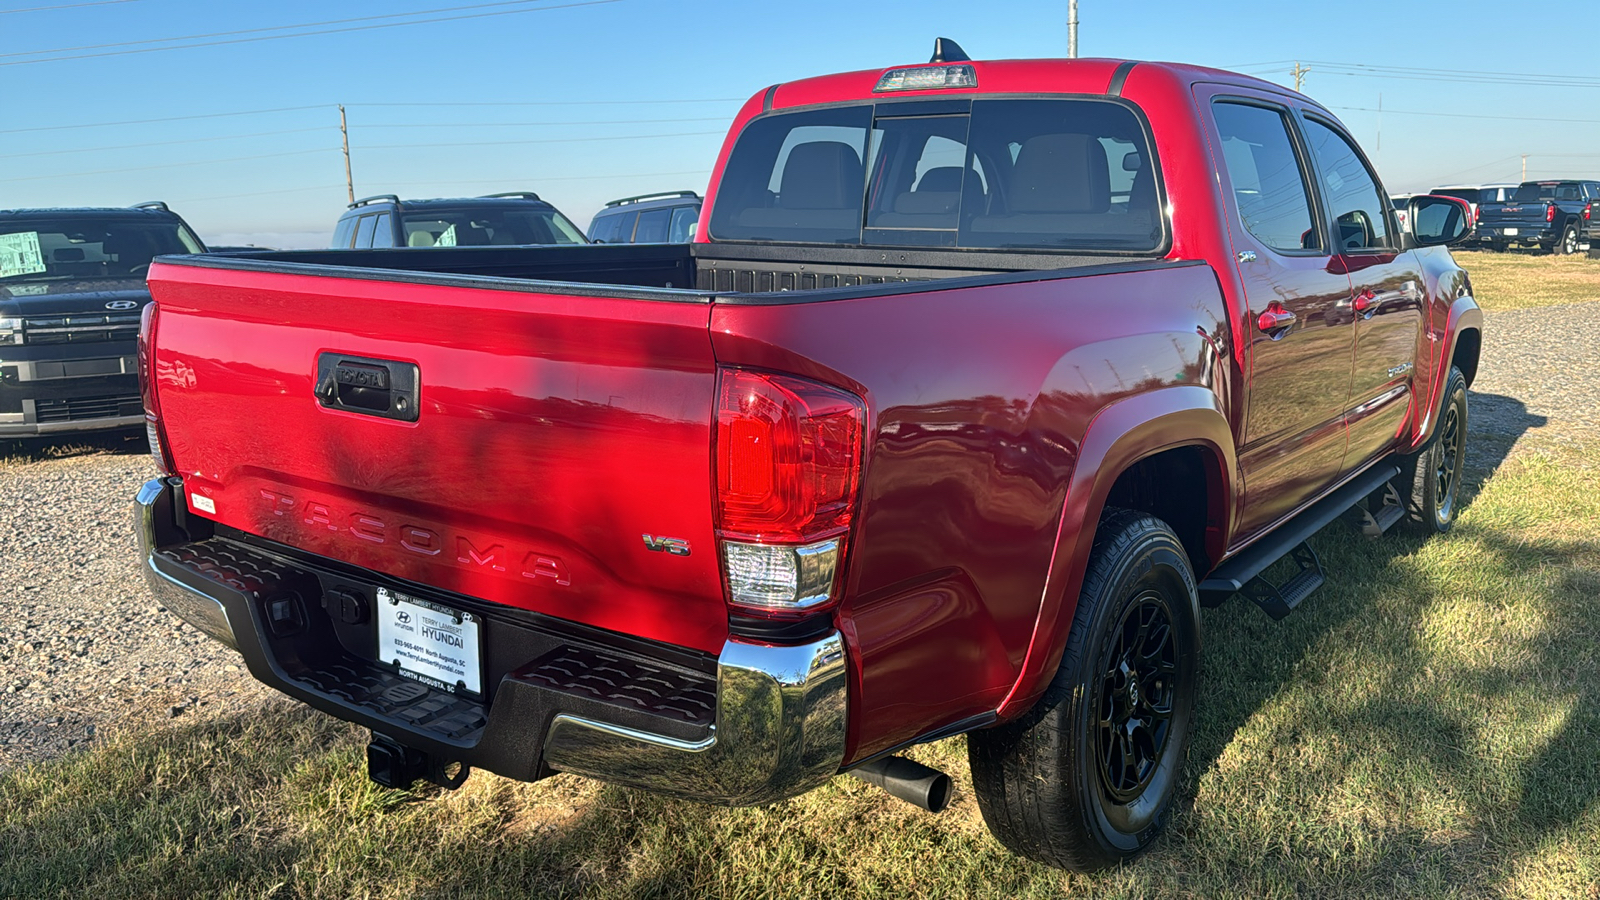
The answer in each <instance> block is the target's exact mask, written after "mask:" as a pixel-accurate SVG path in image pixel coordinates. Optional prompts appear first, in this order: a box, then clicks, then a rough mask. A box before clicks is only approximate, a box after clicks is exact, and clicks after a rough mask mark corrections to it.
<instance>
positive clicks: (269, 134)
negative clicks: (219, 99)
mask: <svg viewBox="0 0 1600 900" xmlns="http://www.w3.org/2000/svg"><path fill="white" fill-rule="evenodd" d="M327 130H328V129H326V128H288V129H284V130H282V131H257V132H254V133H252V134H224V135H219V136H216V137H197V138H185V139H184V140H181V141H153V142H151V143H148V144H118V145H116V146H114V147H74V148H72V149H70V150H35V151H34V152H32V153H7V154H5V155H3V156H0V159H22V158H23V157H27V156H60V155H61V154H63V153H104V152H106V151H109V150H137V149H139V148H142V147H171V146H174V145H177V144H199V143H209V142H212V141H234V140H241V139H243V138H259V137H276V136H278V135H280V134H309V133H311V132H313V131H324V132H325V131H327Z"/></svg>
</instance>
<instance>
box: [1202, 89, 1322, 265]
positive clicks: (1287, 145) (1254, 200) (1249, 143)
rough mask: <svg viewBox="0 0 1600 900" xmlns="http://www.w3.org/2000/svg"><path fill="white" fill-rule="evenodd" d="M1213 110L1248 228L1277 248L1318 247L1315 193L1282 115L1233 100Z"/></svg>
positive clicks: (1236, 202)
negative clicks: (1307, 183)
mask: <svg viewBox="0 0 1600 900" xmlns="http://www.w3.org/2000/svg"><path fill="white" fill-rule="evenodd" d="M1212 110H1213V114H1214V116H1215V118H1216V122H1217V136H1218V137H1219V138H1220V139H1221V142H1222V144H1221V146H1222V160H1223V165H1224V166H1226V167H1227V169H1228V180H1229V181H1230V182H1232V183H1233V200H1234V205H1235V206H1236V207H1237V208H1238V210H1239V220H1240V221H1241V222H1242V223H1243V224H1244V227H1245V230H1246V231H1249V232H1250V233H1251V234H1252V235H1254V236H1255V238H1256V240H1258V241H1260V242H1261V243H1263V244H1265V245H1266V246H1268V247H1270V248H1272V249H1273V250H1284V251H1296V250H1316V249H1319V248H1320V247H1321V246H1322V241H1321V240H1319V236H1318V234H1317V228H1316V224H1315V222H1316V218H1315V216H1313V215H1312V213H1311V191H1310V189H1309V188H1308V187H1307V185H1306V181H1305V175H1304V172H1303V170H1302V168H1301V166H1300V158H1299V155H1298V154H1296V153H1295V149H1294V142H1293V141H1292V140H1291V139H1290V137H1289V124H1288V122H1287V120H1286V119H1285V118H1284V113H1283V112H1282V111H1281V110H1277V109H1270V108H1267V107H1264V106H1252V105H1249V104H1245V103H1231V102H1219V103H1217V104H1216V105H1214V106H1213V107H1212Z"/></svg>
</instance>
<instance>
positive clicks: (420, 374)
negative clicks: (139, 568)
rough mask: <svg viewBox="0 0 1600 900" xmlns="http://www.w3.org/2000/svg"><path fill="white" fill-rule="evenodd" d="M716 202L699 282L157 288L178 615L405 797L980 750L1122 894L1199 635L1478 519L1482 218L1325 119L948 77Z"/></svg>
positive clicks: (553, 272)
mask: <svg viewBox="0 0 1600 900" xmlns="http://www.w3.org/2000/svg"><path fill="white" fill-rule="evenodd" d="M715 173H716V174H715V177H714V179H713V181H712V184H711V190H710V193H709V195H708V196H707V198H706V203H705V209H704V211H703V213H702V217H701V221H700V225H699V228H698V238H697V242H696V243H693V244H690V245H657V246H649V245H597V246H582V247H538V248H527V247H522V248H496V247H473V248H447V249H437V248H434V249H429V250H423V251H416V250H409V249H403V248H402V249H390V250H372V251H362V252H352V251H344V252H330V251H305V252H298V251H297V252H276V253H257V254H251V255H248V256H237V257H230V256H227V255H209V256H169V257H163V258H161V259H160V260H158V261H157V263H156V265H155V266H154V267H153V268H152V270H151V273H150V279H149V281H150V286H151V289H152V292H153V294H154V297H155V300H156V302H155V304H154V305H153V306H151V307H149V308H148V309H147V310H146V314H145V321H144V326H143V329H142V344H141V352H142V363H141V369H142V372H143V374H144V377H145V381H144V385H145V403H146V408H147V411H148V412H147V415H148V420H149V434H150V443H151V447H152V450H153V452H154V455H155V457H156V460H157V462H158V463H159V465H160V466H161V467H162V470H163V474H162V476H161V477H160V478H157V479H155V480H153V481H150V482H149V483H148V484H146V485H145V486H144V487H143V489H142V490H141V491H140V493H139V496H138V500H137V507H136V509H137V520H138V530H139V535H140V538H141V542H142V547H143V565H144V568H145V574H146V575H147V576H148V578H149V581H150V584H151V585H152V586H153V587H154V590H155V591H156V593H157V594H158V596H159V598H160V599H161V601H162V603H163V604H164V605H165V606H166V607H167V608H168V609H170V610H173V611H174V612H176V613H178V614H179V615H181V616H183V617H184V618H185V619H186V620H188V621H189V622H191V623H193V624H195V625H196V626H198V627H200V628H202V629H204V630H206V631H207V632H209V633H210V634H212V635H214V636H215V637H217V638H218V639H219V640H222V641H224V642H226V643H228V644H230V645H233V646H235V647H237V649H238V650H239V651H240V652H241V653H242V654H243V657H244V659H245V661H246V663H247V664H248V667H249V670H250V672H251V674H252V675H254V676H255V677H256V678H259V679H261V680H262V681H264V682H266V683H268V684H270V685H272V686H273V687H275V688H277V689H279V690H281V691H283V692H284V693H286V694H289V695H291V696H293V697H297V698H299V699H301V700H303V701H305V702H306V703H309V704H311V705H313V706H315V707H317V708H319V709H322V710H325V711H327V712H328V713H330V714H332V715H335V716H338V717H340V718H343V719H347V720H350V721H353V722H359V723H361V724H363V725H365V726H368V727H370V728H371V730H372V732H373V740H372V743H371V745H370V747H369V751H368V762H369V772H370V774H371V775H372V777H373V778H375V779H377V780H378V781H379V782H381V783H384V784H388V785H393V786H399V787H404V786H409V785H410V784H411V783H412V782H413V781H415V780H416V779H419V778H429V779H432V780H434V781H436V782H439V783H441V784H445V785H447V786H454V785H456V784H458V783H459V782H460V780H461V779H463V778H464V777H465V776H466V774H467V772H468V771H469V768H470V767H480V768H483V769H487V770H491V771H494V772H498V773H500V774H502V775H505V776H509V777H512V778H518V779H537V778H540V777H543V776H545V775H548V774H550V773H552V772H569V773H577V774H580V775H585V776H590V777H593V778H597V779H603V780H605V781H609V782H614V783H618V784H623V785H632V786H635V787H640V788H644V789H648V790H652V791H659V792H663V793H667V794H672V795H676V796H679V797H686V798H694V799H699V800H705V801H711V802H716V803H724V804H765V803H770V802H773V801H776V800H779V799H781V798H785V797H789V796H792V795H794V794H797V793H800V792H803V791H806V790H809V789H811V788H815V787H817V786H819V785H821V784H824V783H825V782H827V781H828V780H829V779H831V778H833V777H834V776H836V775H838V774H840V773H841V772H853V773H856V774H859V775H862V776H863V777H867V778H869V779H871V780H874V781H876V782H878V783H880V784H882V785H884V786H885V787H887V788H889V789H890V790H891V792H892V793H895V794H896V795H897V796H901V797H904V798H908V799H911V800H913V801H915V802H917V803H919V804H921V805H923V806H924V807H927V808H932V809H938V808H939V807H941V806H943V804H944V802H945V800H946V799H947V798H948V793H949V780H948V778H946V777H944V776H943V775H942V774H941V773H937V772H934V771H932V770H928V769H925V768H923V767H921V766H919V765H917V764H915V763H911V762H909V761H907V760H904V759H901V758H899V757H896V756H894V754H895V753H896V752H897V751H899V750H901V749H902V748H905V747H907V746H910V745H913V744H917V743H919V742H926V741H932V740H937V739H941V738H946V737H950V736H953V735H958V734H965V735H966V736H967V743H968V747H969V749H970V758H971V764H972V774H973V780H974V783H975V788H976V793H977V799H978V801H979V804H980V806H981V808H982V811H983V814H984V816H985V818H986V819H987V821H988V823H989V825H990V827H991V828H992V829H993V831H994V832H995V834H996V835H997V836H998V837H999V839H1000V840H1001V841H1003V842H1004V843H1005V844H1006V845H1007V846H1009V847H1011V848H1012V849H1014V850H1016V851H1018V852H1021V853H1024V854H1026V855H1028V856H1031V857H1034V858H1036V859H1040V860H1044V861H1046V862H1049V863H1053V864H1056V865H1061V866H1066V867H1071V868H1078V869H1092V868H1095V867H1099V866H1104V865H1108V864H1112V863H1115V862H1116V861H1119V860H1122V859H1124V858H1127V857H1130V856H1132V855H1133V854H1135V853H1137V852H1138V851H1139V850H1141V849H1142V848H1144V847H1145V846H1146V845H1148V843H1149V842H1150V841H1151V840H1152V839H1153V837H1154V836H1155V834H1156V833H1157V832H1158V831H1159V829H1160V826H1161V823H1162V821H1163V818H1164V816H1165V812H1166V810H1167V808H1168V805H1169V802H1170V800H1171V798H1172V795H1173V790H1174V785H1175V783H1176V781H1177V776H1178V773H1179V770H1180V769H1181V767H1182V765H1183V762H1184V756H1185V752H1186V747H1187V743H1188V739H1189V736H1190V733H1191V731H1192V730H1193V716H1194V714H1195V709H1194V706H1195V698H1196V684H1197V679H1198V677H1199V671H1200V634H1199V614H1200V607H1201V606H1202V605H1214V604H1217V603H1221V602H1222V601H1223V600H1225V599H1226V598H1228V597H1229V596H1231V595H1233V594H1235V593H1240V594H1243V595H1245V596H1246V597H1249V598H1250V599H1252V600H1254V601H1255V602H1256V603H1258V604H1259V605H1260V606H1261V607H1263V608H1264V609H1265V610H1266V611H1267V612H1269V613H1270V614H1272V615H1273V616H1281V615H1284V614H1287V613H1288V612H1289V610H1290V609H1292V608H1293V607H1294V606H1295V605H1296V604H1297V603H1299V602H1300V601H1301V600H1302V599H1303V598H1304V597H1305V596H1306V595H1307V594H1309V593H1310V592H1311V591H1312V590H1314V589H1315V588H1316V587H1317V586H1318V585H1319V584H1321V583H1322V579H1323V573H1322V571H1321V568H1320V566H1319V565H1318V563H1317V560H1316V557H1315V554H1314V553H1312V552H1311V549H1310V548H1309V547H1308V546H1307V545H1306V543H1305V540H1306V538H1307V537H1308V536H1310V535H1311V534H1312V533H1313V532H1315V531H1316V530H1317V529H1319V528H1321V527H1322V526H1323V525H1325V524H1327V523H1328V522H1330V521H1331V520H1333V519H1334V518H1336V517H1339V516H1341V515H1343V514H1346V513H1347V512H1349V511H1351V510H1354V512H1353V513H1351V515H1355V516H1358V517H1360V519H1361V520H1362V521H1363V522H1364V524H1365V526H1366V527H1367V528H1368V529H1369V530H1371V531H1373V532H1375V533H1376V532H1381V531H1382V530H1384V529H1385V528H1387V527H1388V526H1390V525H1392V524H1394V523H1395V522H1396V521H1397V520H1400V519H1406V518H1410V519H1413V520H1415V521H1416V522H1417V523H1419V524H1420V526H1421V527H1423V528H1427V529H1432V530H1436V531H1443V530H1445V529H1446V528H1448V527H1449V525H1450V522H1451V520H1452V518H1453V517H1454V515H1455V512H1456V497H1457V486H1458V484H1459V479H1460V472H1461V463H1462V454H1463V441H1464V439H1465V435H1466V425H1467V420H1466V416H1467V405H1466V404H1467V400H1466V396H1467V395H1466V387H1467V385H1469V384H1470V383H1471V381H1472V378H1473V375H1474V373H1475V371H1476V368H1477V364H1478V352H1479V345H1480V339H1479V334H1480V330H1481V324H1480V322H1481V315H1480V313H1479V311H1478V308H1477V306H1476V305H1475V304H1474V302H1473V299H1472V292H1471V286H1470V283H1469V281H1468V278H1467V275H1466V273H1465V272H1464V271H1462V270H1461V269H1460V268H1459V267H1457V266H1456V265H1455V263H1454V262H1453V260H1452V259H1451V256H1450V252H1449V250H1448V249H1447V248H1446V247H1445V246H1444V245H1446V244H1449V243H1452V242H1454V241H1457V240H1460V239H1461V238H1462V237H1464V236H1465V235H1466V231H1467V224H1466V222H1467V218H1466V209H1465V207H1464V204H1462V203H1461V202H1460V201H1458V200H1453V199H1449V198H1441V197H1420V198H1416V199H1414V200H1412V201H1410V210H1409V211H1410V213H1411V215H1410V221H1411V223H1412V224H1411V225H1410V226H1409V227H1408V228H1407V229H1405V230H1401V229H1399V228H1397V226H1396V219H1395V215H1394V210H1393V209H1392V208H1391V206H1390V203H1389V201H1388V199H1387V198H1388V194H1387V193H1385V192H1384V190H1383V189H1382V187H1381V185H1380V184H1379V183H1378V180H1377V178H1376V177H1375V175H1374V174H1373V172H1372V168H1371V166H1370V165H1369V164H1368V162H1367V161H1366V158H1365V157H1364V156H1363V154H1362V153H1361V151H1360V149H1359V148H1358V147H1357V146H1356V144H1355V142H1354V141H1353V140H1352V139H1351V138H1350V136H1349V134H1348V132H1346V131H1345V130H1344V128H1343V127H1341V126H1340V124H1339V123H1338V121H1337V120H1336V119H1335V118H1334V117H1333V115H1332V114H1330V113H1329V112H1328V111H1327V110H1326V109H1325V108H1323V107H1321V106H1319V105H1317V104H1316V103H1315V102H1313V101H1311V100H1308V99H1307V98H1305V97H1303V96H1301V95H1299V94H1296V93H1292V92H1290V91H1288V90H1285V89H1284V88H1281V87H1279V86H1277V85H1273V84H1269V83H1266V82H1263V81H1258V80H1256V79H1253V78H1247V77H1243V76H1239V75H1234V74H1230V73H1227V72H1221V71H1215V70H1211V69H1203V68H1195V67H1191V66H1183V65H1171V64H1165V63H1148V62H1123V61H1117V60H1094V59H1089V60H1071V61H1067V60H1034V61H995V62H977V61H972V60H969V59H967V58H966V57H965V56H964V55H963V54H961V53H960V52H959V50H958V49H957V48H955V47H954V46H953V45H951V44H949V43H948V42H943V43H942V45H941V50H940V52H939V53H936V58H935V61H934V62H932V63H930V64H927V65H913V66H905V67H897V68H894V69H890V70H887V71H884V70H872V71H863V72H851V73H847V74H842V75H830V76H826V77H820V78H812V79H806V80H802V81H796V82H791V83H786V84H781V85H776V86H774V87H771V88H768V89H766V90H763V91H761V92H759V93H758V94H756V95H755V96H754V97H752V98H751V99H750V101H749V102H748V103H746V104H745V106H744V107H743V108H742V109H741V110H740V112H739V114H738V117H737V119H736V120H735V121H734V123H733V126H732V128H731V130H730V131H729V135H728V138H727V141H726V143H725V145H724V147H723V149H722V151H721V155H720V157H719V158H718V160H717V164H716V169H715ZM1286 556H1287V557H1289V558H1291V559H1293V560H1294V561H1295V562H1296V564H1297V565H1296V566H1295V567H1294V568H1295V574H1294V575H1293V576H1292V577H1291V578H1288V579H1283V580H1279V581H1277V582H1271V581H1268V580H1266V579H1265V578H1263V577H1262V575H1261V573H1262V572H1263V570H1264V569H1265V568H1266V567H1267V566H1268V565H1269V564H1270V563H1272V562H1274V561H1276V560H1279V559H1281V558H1284V557H1286Z"/></svg>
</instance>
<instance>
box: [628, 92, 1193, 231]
mask: <svg viewBox="0 0 1600 900" xmlns="http://www.w3.org/2000/svg"><path fill="white" fill-rule="evenodd" d="M1159 195H1160V185H1159V180H1158V177H1157V169H1156V166H1155V164H1154V160H1153V159H1152V158H1151V155H1150V151H1149V140H1148V136H1147V134H1146V129H1145V127H1144V125H1143V123H1142V121H1141V120H1140V118H1139V117H1138V116H1137V115H1136V114H1135V113H1134V112H1133V110H1132V109H1131V108H1130V107H1129V106H1128V105H1126V104H1125V103H1123V102H1120V101H1114V100H1099V99H1039V100H1035V99H1025V100H1024V99H994V100H972V101H968V100H965V99H961V100H934V101H927V100H920V101H902V102H880V103H877V104H862V105H859V106H846V107H836V108H831V109H821V110H802V111H798V112H785V113H778V114H775V115H769V116H766V117H764V118H758V119H756V120H755V121H753V122H751V123H750V125H749V126H747V127H746V128H745V130H744V133H743V134H741V135H740V137H739V139H738V141H737V143H736V144H735V146H734V149H733V152H732V154H731V155H730V157H729V160H728V164H727V166H726V168H725V171H724V173H723V177H722V182H721V184H720V185H719V187H718V192H717V200H716V205H715V207H714V209H713V210H712V213H711V220H710V233H711V236H712V237H713V238H714V239H716V240H721V241H730V240H731V241H783V242H797V243H827V244H858V243H859V244H868V245H892V246H940V247H963V248H983V249H1002V248H1004V249H1013V248H1028V249H1053V250H1083V251H1102V252H1106V251H1109V252H1141V253H1148V252H1153V251H1156V250H1158V249H1160V248H1161V246H1162V245H1163V243H1164V239H1165V234H1166V223H1165V219H1164V217H1163V216H1162V214H1161V205H1160V200H1159ZM641 227H642V223H641Z"/></svg>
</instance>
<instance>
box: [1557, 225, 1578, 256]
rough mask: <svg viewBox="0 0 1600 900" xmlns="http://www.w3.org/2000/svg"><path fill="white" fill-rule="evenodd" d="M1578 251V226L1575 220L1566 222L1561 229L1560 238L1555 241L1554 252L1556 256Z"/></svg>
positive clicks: (1569, 254)
mask: <svg viewBox="0 0 1600 900" xmlns="http://www.w3.org/2000/svg"><path fill="white" fill-rule="evenodd" d="M1577 252H1578V226H1577V223H1575V222H1568V223H1567V227H1566V228H1563V229H1561V240H1559V241H1556V245H1555V253H1556V255H1557V256H1571V255H1573V254H1574V253H1577Z"/></svg>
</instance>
